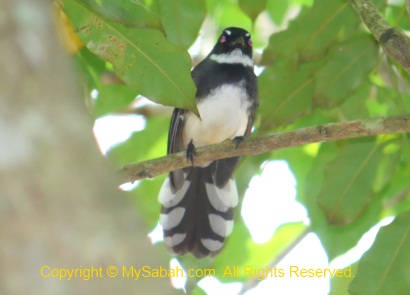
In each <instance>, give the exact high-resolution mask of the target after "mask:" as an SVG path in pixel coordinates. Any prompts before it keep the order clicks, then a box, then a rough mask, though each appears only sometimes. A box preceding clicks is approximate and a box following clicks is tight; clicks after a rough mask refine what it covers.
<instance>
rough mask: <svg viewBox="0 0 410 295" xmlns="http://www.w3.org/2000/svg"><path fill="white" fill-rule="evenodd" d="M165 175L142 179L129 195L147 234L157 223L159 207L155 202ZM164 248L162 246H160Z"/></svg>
mask: <svg viewBox="0 0 410 295" xmlns="http://www.w3.org/2000/svg"><path fill="white" fill-rule="evenodd" d="M165 177H166V175H163V176H160V177H155V178H153V179H144V180H142V181H140V182H139V183H138V186H137V187H136V188H135V189H134V190H133V191H132V192H130V193H129V194H130V195H131V199H132V201H133V203H134V205H135V209H136V210H138V213H139V214H141V216H142V218H143V220H144V222H145V224H146V225H147V233H148V232H149V231H151V230H152V229H154V228H155V226H156V225H157V223H158V219H159V214H160V211H161V205H160V203H159V202H158V201H157V199H158V198H157V197H158V193H159V190H160V188H161V185H162V183H163V182H164V179H165ZM161 247H162V248H164V245H161Z"/></svg>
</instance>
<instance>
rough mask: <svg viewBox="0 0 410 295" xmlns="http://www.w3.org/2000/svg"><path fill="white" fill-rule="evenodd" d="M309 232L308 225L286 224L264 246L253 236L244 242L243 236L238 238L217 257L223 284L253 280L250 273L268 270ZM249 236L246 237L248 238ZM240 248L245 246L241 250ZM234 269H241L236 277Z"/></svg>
mask: <svg viewBox="0 0 410 295" xmlns="http://www.w3.org/2000/svg"><path fill="white" fill-rule="evenodd" d="M240 226H244V224H243V223H241V225H240ZM305 229H306V225H304V224H303V223H302V222H296V223H286V224H283V225H281V226H280V227H279V228H278V229H277V231H276V232H275V234H274V235H273V237H272V239H271V240H270V241H268V242H266V243H264V244H256V243H255V242H253V240H252V239H251V238H250V237H249V238H246V239H244V236H243V235H237V236H236V237H234V239H232V240H230V241H229V244H227V245H226V249H224V251H223V252H222V253H221V255H220V256H218V257H217V258H215V263H214V265H213V267H214V269H215V271H216V273H217V275H218V279H220V280H221V281H223V282H233V281H246V280H249V279H252V273H251V272H250V271H249V270H251V269H260V268H263V269H265V268H266V266H267V265H269V264H270V263H271V262H272V261H273V260H274V259H275V257H276V256H277V255H279V254H280V253H281V252H282V251H284V250H285V249H286V247H288V246H289V245H290V244H292V242H293V241H294V240H295V239H297V238H298V237H299V236H300V235H301V234H302V232H303V231H304V230H305ZM245 230H246V229H245V228H242V229H241V230H240V232H243V231H245ZM246 231H247V230H246ZM248 235H249V234H247V235H246V236H247V237H248ZM241 236H242V239H241ZM238 245H241V246H240V247H238ZM244 253H247V255H243V254H244ZM234 266H237V269H238V272H237V273H236V274H234V275H233V273H230V272H229V271H230V270H233V269H234V268H233V267H234ZM247 270H248V271H247ZM224 274H225V275H224Z"/></svg>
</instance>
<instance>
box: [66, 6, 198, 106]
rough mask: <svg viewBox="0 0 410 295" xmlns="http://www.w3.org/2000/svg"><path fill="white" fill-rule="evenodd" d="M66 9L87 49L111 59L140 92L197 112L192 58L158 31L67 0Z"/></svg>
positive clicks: (109, 60)
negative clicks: (125, 23)
mask: <svg viewBox="0 0 410 295" xmlns="http://www.w3.org/2000/svg"><path fill="white" fill-rule="evenodd" d="M65 3H66V5H65V9H66V12H67V14H68V16H69V18H70V20H71V21H72V23H73V24H74V25H75V27H76V28H77V29H78V35H79V36H80V38H81V40H82V41H83V42H84V43H85V44H86V46H87V48H88V49H90V50H91V51H92V52H93V53H95V54H96V55H98V56H99V57H101V58H102V59H104V60H106V61H108V62H110V63H111V64H112V65H113V67H114V71H115V73H116V74H117V75H118V77H120V78H121V79H123V80H124V81H125V82H126V83H127V84H129V85H131V86H132V87H133V88H134V89H135V90H136V91H138V92H139V93H140V94H142V95H144V96H146V97H147V98H149V99H151V100H153V101H155V102H157V103H161V104H164V105H169V106H175V107H178V108H184V109H188V110H191V111H193V112H194V113H196V114H197V113H198V112H197V109H196V102H195V92H196V89H195V85H194V83H193V81H192V79H191V75H190V69H191V59H190V57H189V54H188V53H187V52H186V51H184V50H182V49H181V48H179V47H177V46H175V45H172V44H170V43H169V42H167V41H166V40H165V38H164V36H163V35H162V34H161V33H160V32H159V31H157V30H152V29H133V28H127V27H124V26H122V25H120V24H117V23H115V22H112V21H110V20H107V19H104V18H101V17H100V16H98V15H96V14H95V13H93V12H91V11H89V10H88V9H87V7H86V6H84V5H83V4H82V2H81V1H79V0H66V2H65Z"/></svg>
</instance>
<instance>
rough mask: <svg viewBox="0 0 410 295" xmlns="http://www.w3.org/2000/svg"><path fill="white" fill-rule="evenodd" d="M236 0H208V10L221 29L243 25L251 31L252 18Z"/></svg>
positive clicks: (242, 26)
mask: <svg viewBox="0 0 410 295" xmlns="http://www.w3.org/2000/svg"><path fill="white" fill-rule="evenodd" d="M235 2H236V1H232V0H206V6H207V11H208V13H209V15H210V17H211V19H212V20H213V21H214V23H215V26H216V27H218V28H219V29H220V30H223V29H225V28H227V27H241V28H244V29H245V30H248V31H249V32H251V31H252V30H251V29H252V21H251V19H250V18H249V17H248V16H247V15H246V14H245V13H244V12H243V11H242V10H241V9H240V7H239V5H238V4H236V3H235ZM218 35H219V34H218Z"/></svg>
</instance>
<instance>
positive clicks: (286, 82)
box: [258, 61, 322, 131]
mask: <svg viewBox="0 0 410 295" xmlns="http://www.w3.org/2000/svg"><path fill="white" fill-rule="evenodd" d="M321 65H322V62H321V61H319V62H311V63H305V64H303V65H301V66H297V65H294V64H292V63H279V64H277V65H275V66H274V67H272V68H267V69H265V71H264V72H263V73H262V74H261V76H259V99H260V107H259V109H258V112H259V114H260V115H261V116H262V118H261V120H262V124H261V126H260V130H262V131H265V130H271V129H272V128H273V127H277V126H282V125H286V124H290V123H292V122H294V121H295V120H296V119H298V118H300V117H302V116H305V115H307V114H309V113H310V112H311V110H312V101H311V98H312V95H313V91H314V83H313V82H314V79H313V77H312V76H313V74H312V73H314V71H315V70H316V69H318V68H319V67H320V66H321Z"/></svg>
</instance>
